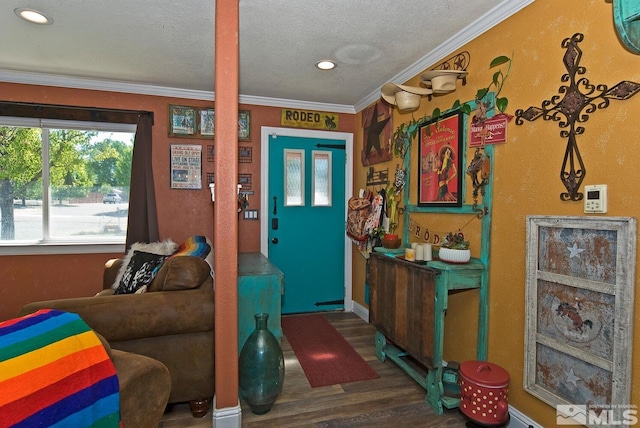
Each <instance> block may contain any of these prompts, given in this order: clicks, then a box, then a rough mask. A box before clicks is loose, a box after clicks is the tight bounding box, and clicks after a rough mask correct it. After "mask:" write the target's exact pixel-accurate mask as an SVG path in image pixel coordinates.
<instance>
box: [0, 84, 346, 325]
mask: <svg viewBox="0 0 640 428" xmlns="http://www.w3.org/2000/svg"><path fill="white" fill-rule="evenodd" d="M0 93H2V100H4V101H21V102H28V103H43V104H57V105H73V106H85V107H104V108H114V109H125V110H145V111H152V112H154V126H153V174H154V181H155V188H156V202H157V205H158V222H159V225H160V237H161V239H166V238H171V239H172V240H173V241H175V242H177V243H180V242H182V241H184V240H185V239H186V238H188V237H189V236H192V235H205V236H209V237H210V238H212V239H213V221H212V218H213V205H212V203H211V192H210V191H209V189H208V187H206V184H205V185H203V189H202V190H172V189H170V181H169V178H170V177H169V157H170V150H169V148H170V145H171V144H175V143H180V144H201V145H202V146H203V183H206V173H207V172H214V169H213V168H214V166H213V162H207V161H206V146H207V145H212V144H213V143H214V142H213V140H211V139H194V138H175V137H169V136H168V116H169V104H177V105H187V106H194V107H214V106H215V104H214V102H213V101H209V102H208V101H202V100H190V99H183V98H168V97H160V96H149V95H136V94H123V93H115V92H104V91H91V90H82V89H70V88H57V87H47V86H36V85H22V84H11V83H0ZM239 108H240V109H242V110H250V111H251V133H250V135H251V141H248V142H242V143H241V144H240V145H241V146H244V145H247V146H250V147H251V148H252V160H253V161H252V163H250V164H242V165H241V166H240V170H239V172H240V173H247V174H251V175H252V185H253V188H252V190H253V191H254V193H255V194H254V196H252V197H250V199H249V208H250V209H258V210H260V209H261V207H260V192H261V187H260V127H261V126H276V127H277V126H280V114H281V109H280V108H276V107H268V106H256V105H247V104H241V105H240V107H239ZM354 117H355V115H351V114H343V113H341V114H340V115H339V122H338V123H339V127H338V131H341V132H353V130H354V123H355V122H354ZM234 209H235V208H234ZM239 223H240V224H239V229H240V230H239V247H240V248H239V250H240V251H241V252H252V251H260V222H259V221H251V220H242V219H241V220H240V222H239ZM116 256H121V254H87V255H38V256H35V255H34V256H0V278H2V280H1V281H0V320H4V319H8V318H12V317H13V316H15V314H16V313H17V312H18V310H19V309H20V308H21V307H22V306H23V305H24V304H25V303H28V302H31V301H38V300H45V299H56V298H62V297H72V296H91V295H93V294H95V293H96V292H97V291H99V290H100V289H101V286H102V268H103V265H104V262H105V261H106V260H108V259H109V258H112V257H116ZM78 260H82V263H78V262H77V261H78ZM43 267H51V269H46V268H43Z"/></svg>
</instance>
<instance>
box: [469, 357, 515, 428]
mask: <svg viewBox="0 0 640 428" xmlns="http://www.w3.org/2000/svg"><path fill="white" fill-rule="evenodd" d="M508 387H509V373H507V371H506V370H505V369H503V368H502V367H500V366H498V365H496V364H493V363H490V362H487V361H466V362H464V363H462V364H461V365H460V406H459V407H460V411H462V413H463V414H464V415H465V416H466V417H467V418H469V419H470V420H471V421H473V422H476V423H478V424H481V425H486V426H495V425H501V424H504V423H505V422H506V421H507V420H508V419H509V403H508V397H507V394H508V392H509V388H508Z"/></svg>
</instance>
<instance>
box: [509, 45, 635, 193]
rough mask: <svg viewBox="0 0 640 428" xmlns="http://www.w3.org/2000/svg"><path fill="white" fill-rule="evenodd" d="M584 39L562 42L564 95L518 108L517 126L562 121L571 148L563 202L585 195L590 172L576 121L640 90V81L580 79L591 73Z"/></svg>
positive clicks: (566, 159)
mask: <svg viewBox="0 0 640 428" xmlns="http://www.w3.org/2000/svg"><path fill="white" fill-rule="evenodd" d="M583 39H584V35H583V34H581V33H576V34H574V35H573V36H572V37H571V38H567V39H564V40H563V41H562V47H563V48H566V52H565V54H564V57H563V62H564V65H565V67H566V68H567V73H566V74H563V75H562V77H561V79H560V80H561V81H562V82H569V85H568V86H560V88H559V89H558V92H559V93H560V94H564V96H562V95H554V96H553V97H551V100H545V101H543V102H542V107H541V108H538V107H529V108H528V109H527V110H526V111H523V110H522V109H518V110H516V125H522V124H523V123H524V121H523V119H526V120H528V121H529V122H532V121H534V120H536V119H538V118H539V117H542V118H543V119H544V120H553V121H554V122H558V125H559V126H560V128H562V129H561V131H560V136H561V137H563V138H567V149H566V150H565V153H564V161H563V162H562V169H561V170H560V180H561V181H562V184H564V187H565V188H566V189H567V192H566V193H561V194H560V199H561V200H563V201H569V200H571V201H580V200H582V198H583V196H584V195H583V194H582V193H580V192H578V189H579V188H580V184H582V180H584V177H585V175H586V174H587V171H586V169H585V166H584V163H583V162H582V156H580V151H579V150H578V144H577V142H576V135H580V134H582V133H584V127H583V126H576V123H584V122H586V121H587V120H589V114H591V113H593V112H595V111H596V110H599V109H604V108H607V107H608V106H609V100H610V99H614V100H626V99H629V98H631V97H632V96H634V95H635V94H637V93H638V92H640V84H638V83H635V82H631V81H628V80H625V81H622V82H620V83H618V84H617V85H615V86H614V87H613V88H611V89H608V88H607V86H606V85H602V84H600V85H594V84H591V83H590V82H589V79H586V78H584V77H581V78H579V79H577V80H576V75H582V74H585V73H586V72H587V69H586V68H585V67H582V66H580V59H581V58H582V51H581V50H580V48H578V43H579V42H581V41H582V40H583ZM566 128H569V129H568V130H567V129H566ZM576 162H577V164H578V165H577V168H576Z"/></svg>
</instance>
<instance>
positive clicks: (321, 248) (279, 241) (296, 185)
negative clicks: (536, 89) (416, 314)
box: [263, 135, 346, 314]
mask: <svg viewBox="0 0 640 428" xmlns="http://www.w3.org/2000/svg"><path fill="white" fill-rule="evenodd" d="M268 138H269V150H268V152H269V153H268V163H269V173H268V189H267V192H268V198H267V201H268V205H267V206H265V207H264V208H263V212H264V211H265V210H266V211H267V212H268V222H267V229H268V233H267V239H268V257H269V260H271V262H272V263H273V264H274V265H276V266H277V267H278V269H280V270H281V271H282V272H283V273H284V294H283V297H282V313H283V314H291V313H300V312H317V311H328V310H336V309H343V308H344V299H345V278H344V258H345V244H344V243H345V227H344V224H345V223H344V222H345V156H346V155H345V148H344V146H345V141H342V140H335V139H320V138H306V137H298V136H286V135H269V137H268ZM263 215H264V214H263Z"/></svg>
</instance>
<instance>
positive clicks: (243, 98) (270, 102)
mask: <svg viewBox="0 0 640 428" xmlns="http://www.w3.org/2000/svg"><path fill="white" fill-rule="evenodd" d="M0 82H7V83H20V84H25V85H39V86H54V87H60V88H72V89H87V90H92V91H107V92H121V93H126V94H137V95H153V96H159V97H170V98H185V99H189V100H202V101H214V100H215V93H214V92H211V91H197V90H193V89H181V88H170V87H165V86H153V85H143V84H137V83H127V82H115V81H107V80H100V79H89V78H84V77H72V76H61V75H55V74H44V73H35V72H31V71H13V70H1V69H0ZM238 102H239V103H241V104H253V105H261V106H269V107H283V108H295V109H304V110H319V111H328V112H335V113H352V114H353V113H355V110H354V108H353V106H349V105H342V104H328V103H316V102H309V101H300V100H287V99H282V98H267V97H255V96H247V95H240V96H239V97H238Z"/></svg>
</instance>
